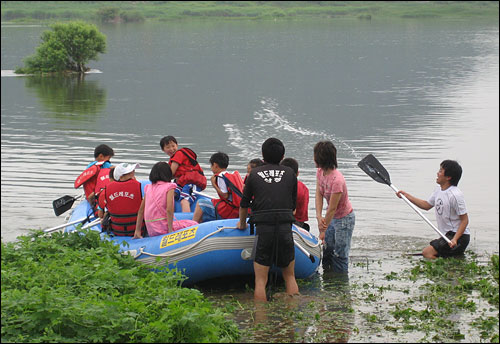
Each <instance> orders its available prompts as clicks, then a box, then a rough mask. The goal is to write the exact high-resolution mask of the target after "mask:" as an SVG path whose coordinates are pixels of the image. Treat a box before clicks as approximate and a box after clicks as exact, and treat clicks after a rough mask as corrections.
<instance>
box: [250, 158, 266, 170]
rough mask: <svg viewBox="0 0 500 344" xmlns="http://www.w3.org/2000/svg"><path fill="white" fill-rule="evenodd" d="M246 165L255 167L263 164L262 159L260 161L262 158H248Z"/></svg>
mask: <svg viewBox="0 0 500 344" xmlns="http://www.w3.org/2000/svg"><path fill="white" fill-rule="evenodd" d="M248 165H250V167H251V168H255V167H259V166H262V165H264V161H262V159H259V158H256V159H252V160H250V161H249V163H248Z"/></svg>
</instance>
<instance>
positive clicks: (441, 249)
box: [430, 231, 470, 258]
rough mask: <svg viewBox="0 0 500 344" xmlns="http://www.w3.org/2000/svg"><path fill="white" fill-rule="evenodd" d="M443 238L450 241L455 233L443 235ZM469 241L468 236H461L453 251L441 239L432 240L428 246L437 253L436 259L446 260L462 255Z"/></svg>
mask: <svg viewBox="0 0 500 344" xmlns="http://www.w3.org/2000/svg"><path fill="white" fill-rule="evenodd" d="M445 236H446V237H447V238H448V239H450V240H451V239H453V237H454V236H455V232H453V231H449V232H447V233H446V234H445ZM469 241H470V235H469V234H462V236H461V237H460V238H459V239H458V242H457V247H455V249H454V250H452V249H451V247H450V246H449V245H448V242H447V241H446V240H444V239H443V238H439V239H434V240H432V241H431V242H430V245H431V246H432V247H434V249H435V250H436V251H437V256H438V257H443V258H446V257H452V256H458V255H461V254H463V253H464V251H465V249H466V248H467V246H468V245H469Z"/></svg>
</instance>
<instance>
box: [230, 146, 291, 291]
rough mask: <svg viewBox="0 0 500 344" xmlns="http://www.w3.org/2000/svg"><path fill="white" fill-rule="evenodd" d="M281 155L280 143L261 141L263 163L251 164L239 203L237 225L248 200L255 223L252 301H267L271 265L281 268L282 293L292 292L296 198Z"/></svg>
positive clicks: (241, 223)
mask: <svg viewBox="0 0 500 344" xmlns="http://www.w3.org/2000/svg"><path fill="white" fill-rule="evenodd" d="M284 155H285V147H284V146H283V143H282V142H281V141H280V140H278V139H276V138H269V139H267V140H266V141H265V142H264V143H263V144H262V156H263V158H264V162H265V165H263V166H259V167H255V168H254V169H252V171H251V172H250V175H249V176H248V178H247V181H246V184H245V188H244V189H243V197H242V199H241V203H240V221H239V222H238V224H237V227H238V228H240V229H245V228H247V223H246V218H247V215H248V207H250V200H252V198H253V200H252V217H251V221H252V222H253V223H255V225H256V234H257V237H256V239H255V240H257V245H256V248H255V259H254V265H253V266H254V271H255V291H254V299H255V301H267V297H266V284H267V276H268V272H269V269H270V267H271V265H273V264H275V265H277V266H278V267H280V268H281V271H282V273H283V278H284V280H285V284H286V293H287V294H288V295H295V294H298V293H299V287H298V285H297V282H296V280H295V247H294V242H293V235H292V222H293V221H294V220H295V218H294V216H293V210H294V209H295V205H296V199H297V177H296V176H295V173H294V171H293V170H292V169H291V168H290V167H288V166H282V165H279V163H280V161H281V160H282V159H283V156H284Z"/></svg>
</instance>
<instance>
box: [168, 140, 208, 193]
mask: <svg viewBox="0 0 500 344" xmlns="http://www.w3.org/2000/svg"><path fill="white" fill-rule="evenodd" d="M176 154H184V155H185V156H186V157H187V158H188V160H189V164H188V165H187V164H179V167H178V168H177V170H176V171H175V175H174V177H175V178H176V181H175V182H176V183H177V184H178V185H179V186H184V185H186V184H195V185H197V186H198V187H199V188H200V189H201V190H205V188H206V187H207V178H206V177H205V174H204V173H203V169H202V168H201V166H200V164H199V163H198V161H196V158H197V156H196V153H195V152H193V151H192V150H191V149H190V148H186V147H183V148H180V149H179V150H177V152H175V153H174V155H173V156H172V157H171V158H170V162H169V163H170V164H171V163H172V158H173V157H174V156H175V155H176Z"/></svg>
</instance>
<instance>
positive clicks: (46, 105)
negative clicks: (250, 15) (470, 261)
mask: <svg viewBox="0 0 500 344" xmlns="http://www.w3.org/2000/svg"><path fill="white" fill-rule="evenodd" d="M47 29H48V28H47V27H43V26H36V25H35V26H33V25H27V26H22V25H14V26H9V25H2V48H1V51H2V59H1V64H2V79H1V80H2V139H1V140H2V143H1V144H2V153H1V154H2V157H1V159H2V167H1V168H2V196H1V197H2V205H1V207H2V224H1V226H2V227H1V228H2V240H7V241H10V240H14V239H15V237H16V236H17V235H20V234H23V233H26V231H27V230H28V229H30V228H46V227H51V226H54V225H57V224H59V223H61V222H62V219H61V218H57V217H55V216H54V214H53V210H52V201H53V200H54V199H56V198H59V197H61V196H63V195H65V194H69V195H77V194H78V193H79V191H77V190H74V189H73V181H74V179H75V178H76V176H78V174H79V173H80V172H81V171H82V170H83V169H84V167H85V166H86V164H87V163H88V162H90V161H92V160H93V155H92V154H93V148H94V147H95V146H96V145H98V144H100V143H107V144H109V145H110V146H112V147H113V148H114V150H115V152H116V155H115V157H114V159H113V160H112V161H113V162H114V163H119V162H135V161H137V162H139V163H141V165H142V166H141V168H140V169H139V170H138V176H139V178H147V176H148V174H149V170H150V168H151V167H152V165H153V164H154V163H155V162H156V161H159V160H163V159H165V158H166V156H165V155H164V154H163V152H162V151H161V150H160V148H159V140H160V138H161V137H163V136H164V135H174V136H176V137H177V138H178V141H179V143H180V144H181V145H183V146H184V145H185V146H189V147H191V148H193V149H194V150H195V151H196V152H197V153H198V155H199V160H200V162H201V164H202V166H203V167H204V169H205V171H207V172H208V174H209V175H210V173H211V172H210V170H209V166H208V158H209V157H210V155H211V154H212V153H214V152H216V151H219V150H221V151H224V152H227V153H228V154H229V156H230V167H229V168H230V169H238V170H239V171H240V172H241V173H244V172H245V166H246V163H247V161H248V160H250V159H252V158H255V157H259V156H260V145H261V144H262V142H263V141H264V140H265V139H266V138H268V137H271V136H275V137H278V138H280V139H281V140H282V141H283V142H284V143H285V147H286V156H289V157H293V158H295V159H297V160H298V161H299V164H300V176H299V179H301V180H302V181H303V182H304V183H305V184H306V185H307V186H308V187H309V189H310V191H311V199H310V206H309V215H310V217H311V221H310V222H311V224H312V226H313V231H315V230H317V226H316V223H315V219H314V217H315V210H314V190H315V166H314V162H313V158H312V156H313V154H312V149H313V146H314V144H315V143H316V142H317V141H319V140H324V139H328V140H332V141H333V142H334V144H335V145H336V146H337V148H338V149H339V152H338V159H339V169H340V170H341V171H342V172H343V174H344V175H345V177H346V180H347V185H348V188H349V195H350V198H351V201H352V203H353V206H354V209H355V211H356V228H355V231H354V238H355V239H354V240H353V245H356V242H360V240H358V239H356V238H365V237H367V238H370V240H377V237H378V236H382V237H383V236H391V237H394V238H409V237H418V238H423V239H425V240H430V239H432V238H434V237H435V236H436V235H435V233H434V232H433V231H432V229H431V228H430V227H428V225H427V224H426V223H425V222H424V221H423V220H422V219H421V218H420V217H419V216H418V215H417V214H416V213H414V212H413V210H412V209H411V208H409V207H408V206H407V205H406V204H405V203H404V202H403V201H402V200H400V199H398V198H396V197H395V196H394V193H393V192H392V190H391V189H390V188H389V187H388V186H386V185H384V184H379V183H376V182H375V181H373V180H372V179H371V178H370V177H368V176H367V175H365V174H364V172H362V171H361V170H360V169H359V168H358V167H357V162H358V161H359V160H361V159H362V158H363V157H364V156H365V155H366V154H368V153H373V154H374V155H375V156H376V157H377V158H378V159H379V160H380V162H381V163H382V164H383V165H384V167H385V168H386V169H387V171H388V172H389V173H390V176H391V180H392V182H393V183H394V185H395V186H397V187H399V188H401V189H404V190H406V191H408V192H410V193H413V194H414V195H416V196H417V197H420V198H424V199H425V198H427V197H428V196H429V195H430V194H431V192H432V190H433V189H434V187H435V186H436V184H435V177H436V172H437V170H438V168H439V163H440V162H441V161H442V160H444V159H456V160H458V161H459V162H460V163H461V165H462V167H463V169H464V173H463V176H462V180H461V182H460V184H459V187H460V188H461V189H462V191H463V192H464V194H465V199H466V202H467V207H468V211H469V218H470V227H471V230H472V242H471V246H470V247H471V248H473V249H475V250H476V251H479V252H482V251H486V252H492V251H496V252H498V241H499V240H498V228H499V226H498V215H499V214H498V203H499V202H498V200H499V197H498V192H497V191H498V180H499V178H498V143H499V142H498V138H499V136H498V117H499V116H498V115H499V113H498V95H499V93H498V23H490V24H487V23H486V24H485V23H482V22H467V21H458V22H457V21H454V22H443V21H440V22H435V21H426V20H419V21H412V20H408V21H401V22H399V21H394V22H391V23H379V22H376V21H371V22H364V21H338V20H337V21H321V22H313V21H301V22H286V21H285V22H251V21H249V22H238V23H235V22H216V21H211V22H179V23H163V24H151V23H146V24H138V25H117V26H101V27H100V30H101V31H102V32H103V33H104V34H105V35H106V36H107V45H108V47H107V53H106V54H103V55H101V57H100V59H99V61H93V62H91V63H89V66H90V67H91V68H93V69H96V70H97V72H96V73H92V74H89V75H86V76H85V78H84V79H83V80H79V79H68V78H66V79H59V78H34V77H11V76H10V77H9V76H8V75H11V74H9V70H12V69H15V67H16V66H20V65H22V59H23V58H24V57H26V56H28V55H30V54H32V53H34V49H35V47H36V46H37V45H38V44H39V42H40V34H41V32H43V31H44V30H47ZM207 191H208V192H213V191H212V190H207ZM426 216H428V218H430V219H431V220H432V221H434V214H433V211H430V212H426ZM383 242H384V240H381V241H380V244H381V245H383Z"/></svg>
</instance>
